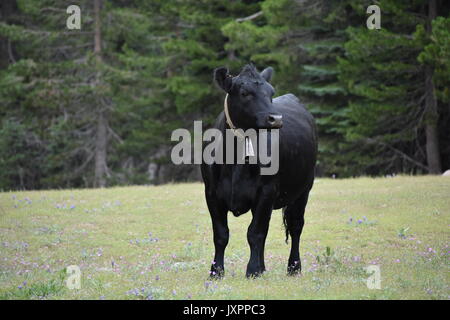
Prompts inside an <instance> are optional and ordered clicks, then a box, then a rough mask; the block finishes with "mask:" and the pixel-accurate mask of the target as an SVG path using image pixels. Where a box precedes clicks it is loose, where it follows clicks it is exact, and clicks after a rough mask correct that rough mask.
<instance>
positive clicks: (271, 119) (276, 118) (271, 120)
mask: <svg viewBox="0 0 450 320" xmlns="http://www.w3.org/2000/svg"><path fill="white" fill-rule="evenodd" d="M282 119H283V116H282V115H281V114H269V115H268V117H267V125H268V127H269V128H274V129H277V128H281V127H282V126H283V120H282Z"/></svg>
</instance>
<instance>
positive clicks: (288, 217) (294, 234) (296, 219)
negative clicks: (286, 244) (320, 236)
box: [283, 190, 309, 275]
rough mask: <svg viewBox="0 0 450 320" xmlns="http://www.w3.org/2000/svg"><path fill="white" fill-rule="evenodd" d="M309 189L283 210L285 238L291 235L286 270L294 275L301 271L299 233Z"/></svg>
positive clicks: (300, 232) (301, 227)
mask: <svg viewBox="0 0 450 320" xmlns="http://www.w3.org/2000/svg"><path fill="white" fill-rule="evenodd" d="M308 196H309V190H308V191H305V192H304V193H303V194H302V195H301V196H300V197H299V198H298V199H297V200H296V201H295V202H294V203H292V204H290V205H288V206H287V207H285V208H284V210H283V220H284V225H285V228H286V240H287V238H288V235H289V236H291V253H290V255H289V260H288V267H287V272H288V274H289V275H295V274H298V273H300V272H301V269H302V265H301V262H300V251H299V246H300V235H301V234H302V230H303V225H304V223H305V220H304V214H305V207H306V204H307V202H308Z"/></svg>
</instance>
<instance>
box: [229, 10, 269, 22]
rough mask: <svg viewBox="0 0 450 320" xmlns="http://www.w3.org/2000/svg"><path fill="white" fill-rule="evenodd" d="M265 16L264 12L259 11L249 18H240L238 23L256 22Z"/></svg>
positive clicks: (237, 20)
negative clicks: (255, 20)
mask: <svg viewBox="0 0 450 320" xmlns="http://www.w3.org/2000/svg"><path fill="white" fill-rule="evenodd" d="M263 14H264V12H262V11H258V12H256V13H254V14H252V15H250V16H248V17H244V18H238V19H236V22H244V21H249V20H254V19H256V18H258V17H259V16H262V15H263Z"/></svg>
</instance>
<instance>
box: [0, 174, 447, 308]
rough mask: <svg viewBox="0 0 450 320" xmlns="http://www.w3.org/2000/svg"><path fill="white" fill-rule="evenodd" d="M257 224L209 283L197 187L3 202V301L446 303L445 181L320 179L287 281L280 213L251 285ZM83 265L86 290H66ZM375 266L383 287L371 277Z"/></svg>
mask: <svg viewBox="0 0 450 320" xmlns="http://www.w3.org/2000/svg"><path fill="white" fill-rule="evenodd" d="M250 219H251V214H250V213H247V214H245V215H243V216H241V217H239V218H236V217H233V216H232V215H231V214H230V217H229V225H230V234H231V236H230V242H229V245H228V247H227V250H226V256H225V264H226V265H225V268H226V274H225V277H224V279H222V280H220V281H210V280H209V279H208V271H209V267H210V263H211V260H212V259H213V253H214V248H213V241H212V230H211V222H210V217H209V213H208V210H207V207H206V203H205V200H204V195H203V185H202V184H200V183H189V184H171V185H163V186H130V187H120V188H119V187H118V188H108V189H85V190H58V191H57V190H51V191H27V192H3V193H0V299H446V300H448V299H450V268H449V266H450V264H449V249H450V248H449V244H450V241H449V240H450V228H449V227H450V178H446V177H440V176H422V177H409V176H396V177H394V178H376V179H373V178H355V179H345V180H333V179H317V180H316V183H315V185H314V188H313V191H312V193H311V196H310V200H309V204H308V207H307V212H306V216H305V220H306V222H305V227H304V231H303V234H302V240H301V245H300V248H301V251H300V254H301V258H302V264H303V272H302V275H300V276H296V277H288V276H286V266H287V259H288V254H289V249H290V245H286V244H285V242H284V230H283V227H282V218H281V212H280V210H277V211H274V213H273V215H272V220H271V225H270V230H269V235H268V237H267V244H266V254H265V255H266V267H267V269H268V271H267V272H266V273H265V274H264V275H263V276H262V277H260V278H257V279H252V280H248V279H246V278H245V268H246V264H247V261H248V257H249V247H248V244H247V239H246V231H247V227H248V225H249V223H250ZM71 265H76V266H79V268H80V270H81V288H80V289H73V290H70V289H69V288H68V287H67V286H66V280H67V279H68V277H69V274H67V273H66V268H67V267H68V266H71ZM370 265H377V266H379V267H380V272H381V273H380V276H381V282H380V285H381V289H369V288H368V287H367V285H366V280H367V278H368V276H369V274H367V273H366V270H365V268H366V267H368V266H370Z"/></svg>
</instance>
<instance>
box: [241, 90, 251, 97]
mask: <svg viewBox="0 0 450 320" xmlns="http://www.w3.org/2000/svg"><path fill="white" fill-rule="evenodd" d="M241 95H242V96H243V97H248V96H249V95H250V92H248V91H247V90H242V91H241Z"/></svg>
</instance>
